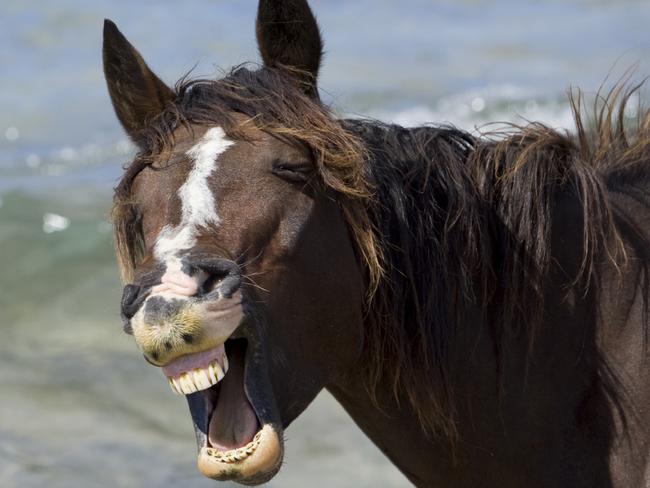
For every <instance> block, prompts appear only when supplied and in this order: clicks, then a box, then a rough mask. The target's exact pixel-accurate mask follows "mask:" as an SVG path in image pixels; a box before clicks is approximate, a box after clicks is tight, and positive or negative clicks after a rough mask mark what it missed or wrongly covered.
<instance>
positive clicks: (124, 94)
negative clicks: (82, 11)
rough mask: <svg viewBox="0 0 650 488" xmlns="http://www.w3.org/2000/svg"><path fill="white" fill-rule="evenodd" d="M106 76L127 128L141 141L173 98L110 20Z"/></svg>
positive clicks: (106, 37) (106, 31) (105, 50)
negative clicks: (156, 117)
mask: <svg viewBox="0 0 650 488" xmlns="http://www.w3.org/2000/svg"><path fill="white" fill-rule="evenodd" d="M103 58H104V76H105V78H106V83H107V84H108V92H109V94H110V96H111V101H112V102H113V107H114V108H115V113H116V114H117V118H118V119H120V122H121V123H122V126H123V127H124V130H126V132H127V133H128V134H129V136H130V137H131V139H132V140H133V141H134V142H135V143H136V144H138V143H139V142H140V135H141V133H142V130H143V129H144V128H145V127H146V126H147V124H148V123H149V122H150V121H151V119H153V118H154V117H155V116H156V115H158V114H160V113H161V112H162V111H163V110H164V109H165V107H166V106H167V104H168V103H169V102H170V101H171V100H172V99H173V97H174V93H173V92H172V90H171V89H170V88H169V87H168V86H167V85H165V84H164V83H163V82H162V81H161V80H160V78H158V77H157V76H156V75H155V74H154V73H153V71H151V70H150V69H149V67H148V66H147V64H146V63H145V62H144V60H143V59H142V56H140V53H139V52H138V51H136V49H135V48H134V47H133V46H132V45H131V44H130V43H129V41H127V40H126V37H124V35H122V33H121V32H120V31H119V30H118V28H117V26H116V25H115V24H114V23H113V22H111V21H110V20H108V19H107V20H105V21H104V48H103Z"/></svg>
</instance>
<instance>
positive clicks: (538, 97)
mask: <svg viewBox="0 0 650 488" xmlns="http://www.w3.org/2000/svg"><path fill="white" fill-rule="evenodd" d="M178 5H180V4H171V3H166V4H162V3H157V2H153V1H142V2H130V1H129V2H127V1H126V0H122V1H108V0H98V1H89V0H84V1H82V0H59V1H56V2H55V1H44V0H39V1H36V0H2V2H1V3H0V19H2V20H1V21H0V22H1V24H0V27H1V28H0V44H1V45H2V49H1V50H0V66H2V67H3V70H2V75H1V76H0V108H1V110H0V328H1V333H2V340H1V341H0V386H1V387H2V394H1V396H0V485H1V486H2V487H3V488H4V487H7V488H11V487H21V488H27V487H40V486H43V485H47V486H49V487H52V488H55V487H62V488H63V487H66V488H67V487H79V488H81V487H83V488H93V487H106V486H118V487H141V486H144V485H145V483H146V485H147V486H156V487H163V488H164V487H175V486H184V487H208V486H214V483H211V482H209V481H207V480H203V479H202V478H201V477H200V476H199V474H198V473H197V471H196V469H195V467H194V463H195V452H194V439H193V434H192V429H191V426H190V423H189V422H190V421H189V416H188V413H187V408H186V406H185V404H184V401H183V400H180V399H178V398H176V397H173V396H172V395H171V394H170V392H169V389H168V387H167V385H166V384H165V381H163V378H162V377H161V375H160V372H159V371H156V370H154V369H153V368H151V367H148V366H147V365H146V364H145V363H144V362H143V361H142V360H141V359H140V358H139V355H138V354H137V353H136V351H135V347H134V345H133V344H132V342H131V341H130V340H129V338H127V337H126V336H124V335H123V334H121V332H120V321H119V318H118V313H117V303H118V298H119V289H120V284H119V280H118V277H117V273H116V268H115V266H114V263H113V258H112V251H111V238H110V227H109V225H108V223H107V213H108V208H109V204H110V195H111V189H112V187H113V185H114V184H115V182H116V180H117V178H118V177H119V174H120V168H121V165H122V164H123V163H124V162H126V161H128V160H129V157H130V156H131V154H132V151H133V149H132V147H131V146H130V144H129V143H128V142H127V141H126V139H125V137H124V135H123V134H122V132H121V131H120V129H119V127H118V124H117V122H116V120H115V118H114V115H113V113H112V109H111V107H110V104H109V101H108V97H107V94H106V90H105V86H104V82H103V78H102V74H101V65H100V61H101V57H100V46H101V25H102V19H103V18H104V17H110V18H112V19H113V20H115V21H116V22H117V23H118V25H119V26H120V27H121V29H122V30H123V31H124V32H125V33H126V34H127V36H129V38H130V39H131V40H132V42H133V43H134V44H135V45H136V46H137V47H138V48H139V49H140V50H141V52H142V53H143V54H144V55H145V58H146V59H147V60H148V61H149V63H150V65H151V66H152V67H154V68H155V69H156V71H157V72H158V73H159V74H160V75H161V76H162V78H163V79H165V80H166V81H168V82H169V83H173V82H174V81H175V80H176V79H177V78H178V77H179V76H180V75H181V74H183V73H184V72H185V71H187V70H189V69H191V68H192V67H194V65H195V63H197V62H198V65H197V66H196V68H195V73H196V74H200V75H214V74H216V73H218V68H217V65H218V66H221V67H224V68H227V67H229V66H231V65H233V64H237V63H240V62H242V61H244V60H251V61H255V60H257V56H256V48H255V45H254V42H253V18H254V11H255V2H254V1H252V0H251V1H247V2H241V1H235V0H219V1H218V2H215V1H208V0H191V1H186V2H183V4H182V8H179V7H178ZM313 5H314V8H315V10H316V12H317V14H318V17H319V20H320V22H321V24H322V28H323V31H324V33H325V36H326V40H327V58H326V62H325V69H324V71H323V76H322V79H321V86H322V87H323V89H324V98H325V99H326V100H327V101H328V103H331V104H333V105H334V106H335V107H336V109H337V110H338V111H339V112H340V113H345V114H352V115H354V114H365V115H371V116H375V117H380V118H384V119H390V120H395V121H398V122H400V123H404V124H407V125H411V124H417V123H421V122H429V121H438V122H442V121H445V122H452V123H455V124H457V125H459V126H461V127H464V128H467V129H470V130H471V129H473V128H474V127H475V126H476V125H477V124H482V123H485V122H487V121H491V120H511V121H519V122H521V121H522V120H523V119H533V120H539V119H541V120H543V121H545V122H547V123H549V124H551V125H553V126H556V127H569V126H570V115H569V111H568V107H567V104H566V102H565V97H564V92H565V89H566V88H567V87H568V86H569V84H575V85H579V86H582V87H584V88H585V89H586V90H588V91H594V90H596V89H597V87H598V85H599V83H600V82H601V81H602V80H603V78H604V77H605V75H606V74H607V73H608V72H609V71H610V69H611V68H612V67H613V66H614V69H613V75H612V76H613V77H614V78H615V77H616V76H618V75H620V74H622V72H623V71H624V70H625V68H627V67H628V66H630V65H632V64H634V63H637V62H638V63H639V68H638V71H639V73H640V74H650V69H649V68H650V63H648V59H649V56H648V53H650V35H649V34H648V27H647V19H648V18H650V4H648V2H646V1H641V0H639V1H634V0H619V1H617V2H606V1H604V0H603V1H598V0H582V1H579V0H574V1H570V2H568V1H560V0H555V1H553V0H544V1H536V2H532V1H530V2H522V1H518V0H500V1H496V0H495V1H479V0H474V1H472V0H466V1H461V2H459V1H453V2H452V1H440V2H436V3H435V4H434V3H433V2H430V1H428V0H402V1H401V2H389V1H387V0H359V1H355V2H350V1H343V0H327V1H325V0H321V1H314V2H313ZM287 436H288V441H289V442H288V452H287V463H286V466H285V468H284V470H283V471H282V473H281V474H280V475H279V476H278V477H277V478H276V479H275V480H274V481H273V482H272V483H271V486H275V487H280V486H282V487H289V488H291V487H299V486H304V484H305V483H309V484H310V486H314V487H321V486H322V487H326V486H353V487H365V486H368V487H370V486H373V487H374V486H388V487H391V486H395V487H397V486H405V485H406V481H405V479H404V478H403V477H402V475H401V474H399V473H398V472H397V470H395V468H393V467H392V466H391V465H390V464H389V463H388V462H387V461H386V460H385V459H384V458H383V456H382V455H381V454H380V453H379V452H378V451H377V449H376V448H374V447H373V446H372V445H371V444H370V443H369V442H368V441H367V440H366V439H365V438H364V436H363V435H362V434H361V433H359V431H358V430H357V429H356V427H354V426H353V424H352V422H351V421H350V420H349V419H348V418H347V416H346V415H345V414H344V413H343V412H342V411H341V409H340V408H339V407H338V406H337V405H336V403H335V402H334V400H332V398H331V397H329V396H328V395H321V396H320V397H319V398H318V399H317V401H316V402H315V403H314V405H312V407H310V409H309V410H308V411H307V412H306V413H305V414H304V415H303V416H302V417H301V418H300V419H299V420H298V421H297V422H296V423H295V425H294V426H292V427H291V428H290V429H289V431H288V433H287Z"/></svg>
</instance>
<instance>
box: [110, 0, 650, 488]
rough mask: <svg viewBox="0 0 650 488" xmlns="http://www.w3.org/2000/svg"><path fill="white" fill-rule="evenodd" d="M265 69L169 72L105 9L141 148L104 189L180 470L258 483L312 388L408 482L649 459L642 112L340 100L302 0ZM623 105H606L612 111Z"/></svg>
mask: <svg viewBox="0 0 650 488" xmlns="http://www.w3.org/2000/svg"><path fill="white" fill-rule="evenodd" d="M257 39H258V43H259V48H260V52H261V55H262V58H263V60H264V65H263V67H261V68H259V69H248V68H246V67H239V68H237V69H235V70H233V71H232V72H231V73H230V74H229V75H227V76H226V77H225V78H223V79H221V80H217V81H213V80H194V81H188V80H183V81H181V82H180V83H179V84H178V85H177V86H176V88H175V89H171V88H169V87H167V86H166V85H165V84H164V83H163V82H162V81H161V80H160V79H159V78H158V77H157V76H156V75H155V74H153V72H152V71H150V69H149V68H148V67H147V65H146V64H145V62H144V61H143V59H142V57H141V56H140V55H139V54H138V52H137V51H136V50H135V49H134V48H133V47H132V46H131V45H130V44H129V43H128V41H127V40H126V39H125V38H124V37H123V36H122V34H121V33H120V32H119V31H118V30H117V28H116V27H115V25H114V24H113V23H111V22H110V21H106V24H105V29H104V68H105V74H106V79H107V82H108V87H109V91H110V95H111V99H112V101H113V104H114V107H115V110H116V112H117V116H118V118H119V119H120V121H121V123H122V125H123V126H124V128H125V129H126V131H127V132H128V134H129V135H130V136H131V138H132V139H133V141H134V142H135V143H136V144H137V147H138V148H139V152H138V155H137V156H136V158H135V160H134V161H133V162H132V163H131V164H130V165H129V166H128V167H127V168H126V172H125V175H124V177H123V179H122V181H121V182H120V184H119V186H118V187H117V189H116V196H115V207H114V222H115V236H116V244H117V255H118V259H119V262H120V265H121V269H122V273H123V277H124V279H125V281H126V282H127V283H129V284H128V285H127V286H126V287H125V292H124V297H123V301H122V313H123V317H124V322H125V330H126V332H128V333H130V334H133V336H134V337H135V340H136V343H137V345H138V347H139V348H140V350H141V351H142V353H143V354H144V357H145V359H146V360H147V361H148V362H150V363H151V364H153V365H155V366H159V367H162V368H163V371H164V374H165V375H166V376H167V378H169V381H170V385H171V387H172V389H173V390H174V391H176V392H177V393H180V394H184V395H186V396H187V399H188V403H189V405H190V411H191V415H192V418H193V420H194V424H195V430H196V435H197V441H198V444H199V461H198V462H199V469H200V470H201V472H202V473H203V474H205V475H206V476H209V477H211V478H214V479H219V480H228V479H230V480H236V481H238V482H241V483H244V484H258V483H262V482H265V481H267V480H269V479H270V478H272V477H273V475H274V474H275V473H276V472H277V471H278V470H279V469H280V466H281V463H282V458H283V430H284V429H285V428H286V427H287V426H288V425H289V424H290V423H291V422H292V421H293V420H294V419H295V418H296V417H297V416H298V415H299V414H300V413H301V412H302V411H303V410H304V409H305V408H306V407H307V406H308V405H309V403H310V402H311V401H312V400H313V399H314V397H315V396H316V395H317V394H318V392H320V391H321V390H322V389H323V388H326V389H328V390H329V391H330V392H331V393H332V394H333V395H334V396H335V397H336V398H337V399H338V400H339V402H340V403H341V404H342V405H343V407H344V408H345V409H346V410H347V411H348V412H349V414H350V415H351V416H352V418H353V419H354V420H355V422H356V423H357V424H358V425H359V426H360V427H361V429H363V431H364V432H365V433H366V434H367V435H368V436H369V437H370V439H372V441H373V442H374V443H375V444H376V445H377V446H379V448H380V449H381V450H382V451H383V452H384V453H385V454H386V455H387V456H388V457H389V458H390V459H391V460H392V461H393V462H394V463H395V464H396V465H397V466H398V467H399V469H400V470H402V471H403V472H404V474H405V475H406V476H407V477H408V478H409V479H410V480H411V481H412V482H413V483H414V484H416V485H418V486H425V487H500V488H503V487H527V488H528V487H571V488H575V487H590V488H594V487H617V488H618V487H626V488H627V487H645V486H648V483H650V432H649V429H648V425H650V378H649V375H648V367H647V366H648V363H647V362H646V353H647V351H646V349H647V347H646V346H647V319H648V298H649V296H650V291H649V289H650V281H649V274H648V271H649V269H648V268H649V267H650V194H649V192H650V115H649V114H647V113H641V115H640V116H639V120H638V121H637V123H636V124H629V123H628V122H629V121H627V122H626V121H625V120H624V117H623V115H622V114H623V108H624V107H625V104H626V102H627V100H628V98H629V95H630V93H632V92H633V91H634V90H632V91H626V90H624V89H622V88H616V89H615V90H614V91H613V92H612V93H610V94H609V96H608V97H605V100H604V101H603V103H602V104H601V106H600V108H599V109H598V111H597V113H596V118H595V121H594V123H590V124H588V123H587V122H586V121H585V120H586V119H585V118H584V116H581V114H582V112H583V111H582V110H581V107H580V98H579V97H577V98H574V108H575V114H576V121H577V128H576V129H577V130H576V132H575V134H564V133H559V132H557V131H555V130H552V129H550V128H547V127H545V126H543V125H541V124H532V125H529V126H527V127H523V128H513V129H512V130H510V131H509V132H508V133H507V134H500V135H499V137H495V136H494V135H493V136H483V137H475V136H472V135H470V134H468V133H465V132H462V131H460V130H457V129H454V128H452V127H421V128H415V129H405V128H402V127H397V126H392V125H385V124H381V123H379V122H376V121H365V120H339V119H336V118H335V117H333V116H332V115H331V113H330V112H329V110H328V108H327V107H325V106H324V105H323V104H322V103H321V102H320V100H319V96H318V88H317V83H316V81H317V75H318V71H319V67H320V63H321V53H322V41H321V38H320V34H319V30H318V26H317V24H316V21H315V19H314V16H313V15H312V13H311V11H310V9H309V6H308V5H307V3H306V1H305V0H284V1H280V0H261V1H260V5H259V12H258V19H257ZM624 122H626V123H625V124H624Z"/></svg>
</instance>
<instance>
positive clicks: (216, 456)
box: [198, 424, 284, 485]
mask: <svg viewBox="0 0 650 488" xmlns="http://www.w3.org/2000/svg"><path fill="white" fill-rule="evenodd" d="M283 457H284V449H283V446H282V442H281V441H280V436H279V435H278V432H277V431H276V430H275V428H274V427H273V426H272V425H270V424H267V425H265V426H264V427H262V429H261V430H260V431H259V432H258V433H257V434H256V435H255V437H254V438H253V440H252V441H251V442H250V443H248V444H247V445H246V446H244V447H241V448H239V449H236V450H234V451H227V452H223V451H218V450H216V449H212V448H210V447H205V446H204V447H202V448H201V449H200V451H199V456H198V467H199V471H200V472H201V474H203V475H204V476H207V477H208V478H211V479H213V480H218V481H226V480H230V481H236V482H238V483H241V484H243V485H259V484H262V483H266V482H267V481H269V480H270V479H271V478H273V476H275V474H276V473H277V472H278V471H279V469H280V466H281V465H282V459H283Z"/></svg>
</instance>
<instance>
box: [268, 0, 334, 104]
mask: <svg viewBox="0 0 650 488" xmlns="http://www.w3.org/2000/svg"><path fill="white" fill-rule="evenodd" d="M256 31H257V44H258V46H259V50H260V54H261V55H262V59H263V60H264V64H265V65H266V66H269V67H285V68H289V69H291V70H298V71H301V72H303V73H305V74H306V76H305V77H304V78H306V79H302V80H301V81H303V82H305V83H307V86H308V87H309V88H308V90H309V91H313V92H314V93H315V92H316V78H317V77H318V70H319V68H320V63H321V59H322V57H323V41H322V39H321V35H320V30H319V29H318V24H317V23H316V18H315V17H314V14H313V13H312V11H311V9H310V8H309V4H308V3H307V1H306V0H260V3H259V7H258V11H257V26H256Z"/></svg>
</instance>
